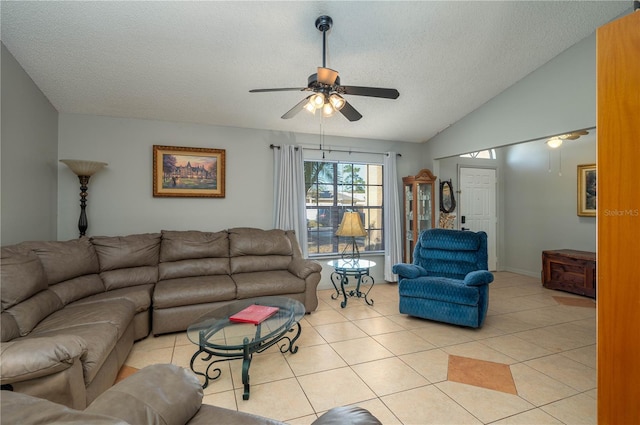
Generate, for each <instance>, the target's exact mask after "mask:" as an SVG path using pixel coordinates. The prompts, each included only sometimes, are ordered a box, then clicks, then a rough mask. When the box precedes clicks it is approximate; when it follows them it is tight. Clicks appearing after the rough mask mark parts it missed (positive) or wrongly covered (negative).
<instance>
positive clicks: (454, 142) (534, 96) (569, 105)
mask: <svg viewBox="0 0 640 425" xmlns="http://www.w3.org/2000/svg"><path fill="white" fill-rule="evenodd" d="M595 123H596V39H595V34H594V35H591V36H589V37H587V38H585V39H584V40H582V41H580V42H578V43H577V44H575V45H574V46H572V47H570V48H569V49H567V50H565V51H564V52H563V53H561V54H560V55H558V56H556V57H555V58H553V59H552V60H551V61H549V62H548V63H546V64H545V65H543V66H542V67H540V68H538V69H536V70H535V71H533V72H532V73H531V74H529V75H527V76H526V77H525V78H523V79H522V80H520V81H519V82H517V83H516V84H514V85H513V86H511V87H509V88H508V89H507V90H505V91H504V92H502V93H501V94H499V95H498V96H496V97H494V98H493V99H491V100H490V101H488V102H487V103H486V104H484V105H483V106H481V107H480V108H478V109H476V110H475V111H473V112H472V113H470V114H469V115H467V116H466V117H464V118H463V119H462V120H460V121H458V122H456V123H455V124H453V125H452V126H451V127H449V128H448V129H446V130H444V131H443V132H442V133H440V134H438V135H437V136H435V137H434V138H433V139H431V140H429V141H428V142H427V143H426V145H425V155H426V157H427V158H429V159H437V158H445V157H449V156H454V155H458V154H461V153H465V152H472V151H479V150H483V149H488V148H493V147H498V146H506V145H511V144H514V143H519V142H525V141H530V140H536V139H539V138H542V137H545V136H550V135H554V134H561V133H563V132H566V131H569V130H579V129H583V128H589V127H593V126H595Z"/></svg>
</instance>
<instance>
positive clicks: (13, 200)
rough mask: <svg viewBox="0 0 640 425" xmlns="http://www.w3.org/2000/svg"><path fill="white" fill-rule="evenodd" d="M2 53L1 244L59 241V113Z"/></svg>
mask: <svg viewBox="0 0 640 425" xmlns="http://www.w3.org/2000/svg"><path fill="white" fill-rule="evenodd" d="M1 50H2V138H1V139H2V145H1V146H2V147H1V149H0V152H1V156H2V160H1V169H2V171H1V177H0V179H1V192H2V195H1V204H2V214H1V215H2V218H1V223H0V229H1V237H0V239H1V244H2V245H9V244H14V243H18V242H21V241H24V240H52V239H56V236H57V228H56V224H57V223H56V217H57V200H58V198H57V176H58V173H57V169H58V154H57V149H58V138H57V134H58V112H57V111H56V109H55V108H54V107H53V106H52V105H51V103H49V100H48V99H47V98H46V97H45V96H44V95H43V94H42V92H41V91H40V89H39V88H38V87H37V86H36V85H35V83H34V82H33V81H32V80H31V78H30V77H29V76H28V75H27V73H26V72H25V71H24V70H23V69H22V67H21V66H20V64H19V63H18V62H17V61H16V60H15V58H14V57H13V55H12V54H11V53H10V52H9V50H7V48H6V47H5V46H4V44H2V47H1Z"/></svg>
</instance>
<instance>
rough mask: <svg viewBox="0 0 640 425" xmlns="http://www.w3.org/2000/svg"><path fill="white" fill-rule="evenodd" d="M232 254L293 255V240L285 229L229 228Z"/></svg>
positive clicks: (235, 255) (238, 255) (234, 255)
mask: <svg viewBox="0 0 640 425" xmlns="http://www.w3.org/2000/svg"><path fill="white" fill-rule="evenodd" d="M229 244H230V250H229V253H230V256H231V257H240V256H243V255H288V256H291V255H293V249H292V246H291V240H290V239H289V238H288V237H287V234H286V232H285V231H284V230H279V229H273V230H262V229H254V228H250V227H237V228H234V229H229Z"/></svg>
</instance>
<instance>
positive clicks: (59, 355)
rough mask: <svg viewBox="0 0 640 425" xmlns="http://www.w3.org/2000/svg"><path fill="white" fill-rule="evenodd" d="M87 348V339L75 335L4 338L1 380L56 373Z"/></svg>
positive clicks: (1, 347) (69, 364)
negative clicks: (7, 339) (6, 340)
mask: <svg viewBox="0 0 640 425" xmlns="http://www.w3.org/2000/svg"><path fill="white" fill-rule="evenodd" d="M86 352H87V343H86V342H85V340H84V339H83V338H81V337H79V336H76V335H57V336H55V337H34V338H24V339H16V340H12V341H9V342H3V343H2V345H1V346H0V381H1V382H2V384H13V383H16V382H22V381H27V380H30V379H35V378H40V377H43V376H48V375H53V374H55V373H57V372H60V371H62V370H65V369H68V368H70V367H71V366H72V365H73V363H74V362H76V361H78V359H79V358H80V357H83V356H84V355H85V354H86Z"/></svg>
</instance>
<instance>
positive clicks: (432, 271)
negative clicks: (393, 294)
mask: <svg viewBox="0 0 640 425" xmlns="http://www.w3.org/2000/svg"><path fill="white" fill-rule="evenodd" d="M487 268H488V267H487V234H486V233H485V232H470V231H461V230H449V229H429V230H425V231H424V232H422V233H421V234H420V236H419V238H418V241H417V243H416V246H415V249H414V251H413V264H404V263H401V264H395V265H394V266H393V273H395V274H397V275H398V276H399V279H398V291H399V293H400V313H404V314H408V315H410V316H416V317H421V318H424V319H431V320H437V321H440V322H447V323H453V324H456V325H462V326H470V327H473V328H479V327H480V326H482V323H483V322H484V319H485V317H486V315H487V308H488V306H489V283H491V282H493V274H491V273H490V272H489V271H487Z"/></svg>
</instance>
